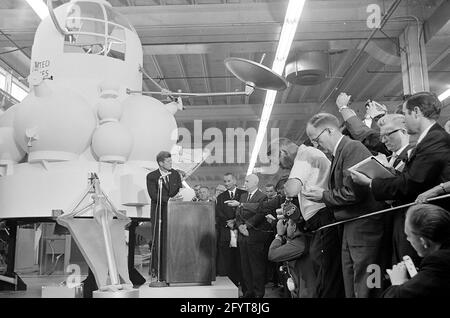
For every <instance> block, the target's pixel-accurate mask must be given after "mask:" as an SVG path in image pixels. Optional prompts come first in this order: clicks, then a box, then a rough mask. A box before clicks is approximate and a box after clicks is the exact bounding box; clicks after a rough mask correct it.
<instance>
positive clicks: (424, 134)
mask: <svg viewBox="0 0 450 318" xmlns="http://www.w3.org/2000/svg"><path fill="white" fill-rule="evenodd" d="M434 124H435V123H432V124H431V125H430V126H428V127H427V128H426V129H425V130H424V131H423V132H422V133H421V134H420V136H419V138H417V142H416V145H417V144H418V143H419V142H421V141H422V140H423V138H425V136H426V135H427V134H428V131H430V128H431V127H433V125H434Z"/></svg>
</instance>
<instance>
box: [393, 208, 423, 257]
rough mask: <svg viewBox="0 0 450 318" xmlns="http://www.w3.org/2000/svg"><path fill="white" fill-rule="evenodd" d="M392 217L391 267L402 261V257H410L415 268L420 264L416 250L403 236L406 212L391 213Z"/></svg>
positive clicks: (404, 235)
mask: <svg viewBox="0 0 450 318" xmlns="http://www.w3.org/2000/svg"><path fill="white" fill-rule="evenodd" d="M392 213H393V214H394V215H393V222H394V224H393V233H392V265H395V264H398V263H400V262H401V261H403V256H405V255H408V256H409V257H411V259H412V261H413V262H414V264H415V265H416V266H417V265H419V264H420V262H421V258H420V256H419V255H417V252H416V250H415V249H414V248H413V247H412V245H411V243H409V241H408V240H407V239H406V234H405V218H406V211H397V212H392Z"/></svg>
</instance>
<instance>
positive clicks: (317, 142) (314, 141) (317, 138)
mask: <svg viewBox="0 0 450 318" xmlns="http://www.w3.org/2000/svg"><path fill="white" fill-rule="evenodd" d="M326 130H328V132H329V131H330V128H325V129H324V130H322V131H321V132H320V134H319V135H318V136H317V137H316V138H313V139H311V142H312V143H313V144H316V145H318V144H319V138H320V136H322V134H323V133H324V132H325V131H326Z"/></svg>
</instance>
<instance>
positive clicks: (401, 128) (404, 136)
mask: <svg viewBox="0 0 450 318" xmlns="http://www.w3.org/2000/svg"><path fill="white" fill-rule="evenodd" d="M378 125H379V126H380V140H381V142H382V143H384V144H385V145H386V148H387V149H388V150H389V151H391V152H392V155H391V156H390V157H388V159H389V161H388V162H387V164H388V166H389V167H392V168H394V169H395V170H396V171H398V172H401V171H402V170H403V167H404V165H405V162H406V160H407V159H408V154H410V153H411V151H412V149H413V148H414V146H413V145H411V144H410V142H409V134H408V132H407V131H406V126H405V116H404V115H401V114H388V115H385V116H383V117H381V118H380V120H379V121H378Z"/></svg>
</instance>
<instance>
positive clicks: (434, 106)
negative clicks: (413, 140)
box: [352, 92, 450, 213]
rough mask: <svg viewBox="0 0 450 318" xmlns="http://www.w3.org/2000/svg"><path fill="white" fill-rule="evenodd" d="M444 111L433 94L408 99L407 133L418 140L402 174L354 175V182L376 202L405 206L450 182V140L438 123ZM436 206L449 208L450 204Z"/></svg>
mask: <svg viewBox="0 0 450 318" xmlns="http://www.w3.org/2000/svg"><path fill="white" fill-rule="evenodd" d="M441 109H442V104H441V102H440V101H439V99H438V98H437V96H436V95H435V94H433V93H429V92H421V93H416V94H414V95H412V96H411V97H409V98H408V100H407V101H406V102H405V103H404V104H403V112H404V115H405V124H406V129H407V131H408V133H409V134H417V135H418V136H419V137H418V139H417V144H416V147H415V148H414V150H412V151H411V152H410V154H409V156H408V160H407V161H406V164H405V167H404V168H403V171H402V172H401V173H400V174H398V175H397V176H395V177H393V178H375V179H369V178H368V177H366V176H365V175H363V174H360V173H353V172H352V178H353V180H354V182H356V183H358V184H361V185H366V186H368V187H369V188H370V189H371V192H372V193H373V195H374V196H375V198H376V199H377V200H396V201H398V204H406V203H410V202H414V200H415V199H416V197H417V196H418V195H419V194H420V193H422V192H424V191H426V190H428V189H430V188H432V187H434V186H436V185H438V184H442V183H443V182H446V181H449V180H450V136H449V135H448V134H447V132H446V131H445V130H444V129H443V128H442V127H441V126H439V124H438V123H437V122H436V120H437V119H438V118H439V114H440V112H441ZM436 204H437V205H441V206H442V207H443V208H446V209H448V208H450V202H449V201H448V200H439V201H436ZM403 213H404V212H403Z"/></svg>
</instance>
